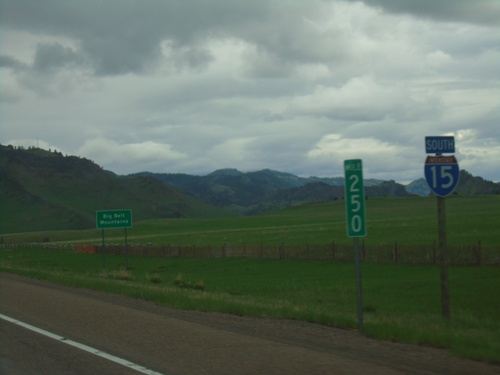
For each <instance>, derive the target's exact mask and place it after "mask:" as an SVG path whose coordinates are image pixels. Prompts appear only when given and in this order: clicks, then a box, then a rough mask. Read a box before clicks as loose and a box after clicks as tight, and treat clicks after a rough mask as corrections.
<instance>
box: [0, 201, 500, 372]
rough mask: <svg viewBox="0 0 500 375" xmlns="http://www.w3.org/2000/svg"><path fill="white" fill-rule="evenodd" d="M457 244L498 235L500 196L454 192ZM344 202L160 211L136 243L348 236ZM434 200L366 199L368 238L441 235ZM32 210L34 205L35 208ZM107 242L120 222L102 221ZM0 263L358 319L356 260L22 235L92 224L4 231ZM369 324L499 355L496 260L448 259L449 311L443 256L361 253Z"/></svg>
mask: <svg viewBox="0 0 500 375" xmlns="http://www.w3.org/2000/svg"><path fill="white" fill-rule="evenodd" d="M446 206H447V230H448V242H449V244H450V245H453V244H456V245H463V244H475V243H477V241H481V243H482V244H483V245H484V246H499V245H500V231H499V230H498V228H499V223H500V220H499V214H498V212H499V210H498V208H499V207H500V196H481V197H460V196H454V197H450V198H448V199H447V200H446ZM344 209H345V208H344V202H343V201H334V202H327V203H318V204H310V205H306V206H300V207H291V208H289V209H286V210H283V211H279V212H275V213H272V214H268V215H263V216H255V217H239V218H217V219H162V220H149V221H142V222H136V223H134V226H133V228H131V229H129V230H128V241H129V243H151V244H160V245H166V244H172V245H202V246H205V245H213V246H220V245H221V244H228V245H231V244H233V245H239V244H242V243H244V244H248V245H258V244H265V245H274V244H281V243H286V244H289V245H304V244H328V243H331V242H332V241H335V242H336V243H339V244H352V240H351V239H349V238H347V237H346V234H345V212H344ZM436 210H437V208H436V199H435V198H433V197H429V198H420V197H412V198H370V199H368V200H367V224H368V236H367V237H366V238H365V241H366V244H367V245H368V246H369V245H378V244H386V243H393V242H394V241H397V242H398V244H401V245H404V244H408V245H420V244H423V245H426V244H431V243H432V242H433V241H435V240H436V239H437V219H436V216H437V215H436ZM28 216H29V215H28ZM105 235H106V241H107V243H111V242H116V243H123V239H124V231H123V229H120V230H106V232H105ZM1 237H2V238H3V240H4V242H5V244H4V245H3V247H2V248H0V269H1V270H3V271H6V272H15V273H20V274H24V275H27V276H30V277H39V278H44V279H48V280H51V281H53V282H57V283H61V284H66V285H70V286H75V287H87V288H94V289H100V290H106V291H109V292H113V293H122V294H126V295H129V296H132V297H135V298H143V299H147V300H152V301H155V302H157V303H159V304H164V305H169V306H173V307H176V308H180V309H195V310H201V311H222V312H228V313H233V314H248V315H256V316H271V317H277V318H291V319H301V320H306V321H311V322H316V323H319V324H326V325H330V326H335V327H342V328H348V329H351V328H355V327H356V323H357V317H356V306H355V303H356V300H355V280H354V266H353V264H351V263H342V262H333V261H312V260H309V261H300V260H274V259H240V258H226V259H183V258H135V257H130V259H129V262H128V263H129V269H125V267H124V266H125V260H124V257H123V256H112V255H108V256H107V257H106V267H105V268H103V262H102V257H101V256H100V255H89V254H75V253H73V251H71V250H53V249H45V250H43V249H37V248H35V249H23V248H22V247H21V248H18V247H14V246H10V244H14V243H23V242H41V241H42V240H43V239H50V241H51V242H53V243H54V242H55V243H57V242H60V243H100V242H101V231H99V230H96V229H89V230H73V231H50V232H34V233H21V234H2V235H1ZM362 268H363V271H362V272H363V293H364V306H365V325H364V328H365V332H366V334H367V335H370V336H373V337H377V338H381V339H388V340H397V341H404V342H410V343H417V344H425V345H432V346H439V347H446V348H450V349H451V350H452V351H453V352H454V353H455V354H456V355H458V356H464V357H469V358H475V359H481V360H488V361H494V362H498V363H500V321H499V319H498V317H499V316H500V299H499V298H498V290H499V289H500V269H499V268H498V267H451V268H450V270H449V274H450V276H449V277H450V291H451V311H452V318H451V320H449V321H447V320H444V319H443V318H441V309H440V294H439V293H440V292H439V269H438V267H437V266H415V265H413V266H412V265H401V264H397V265H396V264H373V263H365V264H363V267H362Z"/></svg>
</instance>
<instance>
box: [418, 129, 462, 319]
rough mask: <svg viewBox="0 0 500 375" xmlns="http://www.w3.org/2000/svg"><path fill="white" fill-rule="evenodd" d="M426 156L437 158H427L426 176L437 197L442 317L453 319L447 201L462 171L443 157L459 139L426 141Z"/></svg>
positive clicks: (452, 160)
mask: <svg viewBox="0 0 500 375" xmlns="http://www.w3.org/2000/svg"><path fill="white" fill-rule="evenodd" d="M425 152H426V153H428V154H435V155H434V156H427V159H426V160H425V166H424V174H425V179H426V180H427V183H428V184H429V187H430V188H431V190H432V191H433V192H434V193H435V194H436V196H437V213H438V238H439V269H440V281H441V315H442V316H443V317H444V318H446V319H449V318H450V316H451V308H450V288H449V283H448V254H447V250H446V247H447V244H446V204H445V197H446V196H448V195H449V194H451V193H452V192H453V190H454V189H455V187H456V186H457V184H458V178H459V176H460V169H459V167H458V163H457V159H456V158H455V156H454V155H450V156H444V155H443V153H454V152H455V138H454V137H449V136H446V137H425Z"/></svg>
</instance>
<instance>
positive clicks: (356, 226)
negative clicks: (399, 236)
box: [344, 159, 366, 331]
mask: <svg viewBox="0 0 500 375" xmlns="http://www.w3.org/2000/svg"><path fill="white" fill-rule="evenodd" d="M344 177H345V207H346V224H347V236H348V237H352V238H353V244H354V257H355V265H356V301H357V311H358V329H359V330H360V331H362V330H363V290H362V287H361V256H360V252H359V237H364V236H366V214H365V211H366V210H365V190H364V185H363V162H362V160H361V159H353V160H345V161H344Z"/></svg>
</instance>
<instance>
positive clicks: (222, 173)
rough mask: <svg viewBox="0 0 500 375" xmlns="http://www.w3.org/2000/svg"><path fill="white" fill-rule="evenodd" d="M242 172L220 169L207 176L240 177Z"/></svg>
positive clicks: (232, 169) (234, 169) (233, 169)
mask: <svg viewBox="0 0 500 375" xmlns="http://www.w3.org/2000/svg"><path fill="white" fill-rule="evenodd" d="M243 174H244V173H243V172H240V171H239V170H237V169H236V168H222V169H217V170H215V171H213V172H212V173H209V174H208V175H207V176H211V177H213V176H241V175H243Z"/></svg>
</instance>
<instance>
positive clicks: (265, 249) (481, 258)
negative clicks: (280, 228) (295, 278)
mask: <svg viewBox="0 0 500 375" xmlns="http://www.w3.org/2000/svg"><path fill="white" fill-rule="evenodd" d="M0 248H4V249H5V248H39V249H59V250H67V251H70V252H77V253H86V254H102V252H103V249H104V251H105V254H110V255H125V254H128V255H129V256H138V257H164V258H172V257H182V258H200V259H202V258H214V259H218V258H227V257H239V258H261V259H302V260H334V261H346V262H347V261H354V250H353V245H352V244H350V245H349V244H345V243H341V244H338V243H335V242H331V243H329V244H323V245H318V244H305V245H287V244H284V243H282V244H278V245H267V244H259V245H246V244H238V245H234V244H231V245H230V244H221V245H220V246H213V245H205V246H200V245H191V246H177V245H152V244H136V243H134V244H129V245H127V246H125V245H124V244H106V245H105V246H104V247H103V246H102V244H91V245H88V244H54V243H45V242H43V243H24V244H22V243H19V244H1V245H0ZM446 250H447V256H448V262H449V264H450V265H455V266H461V265H464V266H465V265H468V266H470V265H474V266H483V265H485V266H486V265H490V266H491V265H493V266H499V265H500V245H494V246H492V245H482V244H481V241H478V242H477V243H475V244H472V245H460V246H457V245H448V246H447V249H446ZM360 251H361V257H362V260H363V261H365V262H371V263H401V264H437V262H438V259H439V258H438V255H439V254H438V251H439V249H438V246H437V244H436V243H431V244H428V245H406V244H399V243H398V242H393V243H385V244H379V245H367V244H365V242H364V241H361V242H360Z"/></svg>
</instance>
